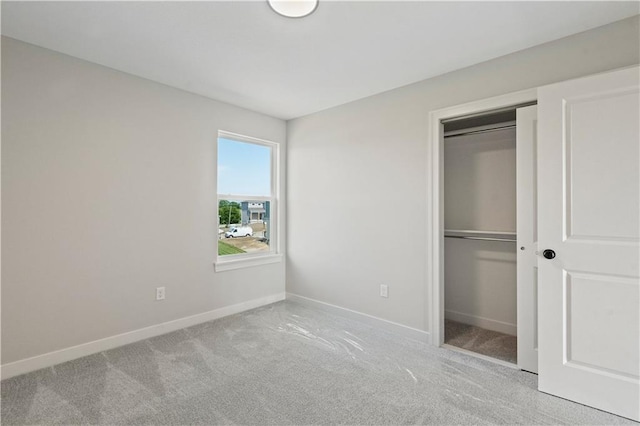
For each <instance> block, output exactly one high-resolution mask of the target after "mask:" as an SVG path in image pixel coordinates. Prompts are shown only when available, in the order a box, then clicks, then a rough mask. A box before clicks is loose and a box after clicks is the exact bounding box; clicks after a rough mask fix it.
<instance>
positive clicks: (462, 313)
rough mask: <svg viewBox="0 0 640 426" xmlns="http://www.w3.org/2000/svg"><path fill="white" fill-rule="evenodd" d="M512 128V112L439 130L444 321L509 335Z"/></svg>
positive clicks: (512, 303) (512, 312)
mask: <svg viewBox="0 0 640 426" xmlns="http://www.w3.org/2000/svg"><path fill="white" fill-rule="evenodd" d="M497 119H499V120H501V121H499V122H496V120H497ZM483 120H484V121H483ZM513 120H515V111H510V112H507V113H503V114H501V115H497V116H494V117H486V118H482V117H480V118H475V119H473V120H467V122H466V123H464V122H453V123H451V124H445V142H444V223H445V239H444V263H445V318H446V319H448V320H453V321H457V322H461V323H464V324H470V325H475V326H478V327H481V328H484V329H487V330H493V331H498V332H501V333H507V334H511V335H516V334H517V328H516V318H517V317H516V306H517V301H516V276H517V271H516V255H517V253H516V249H517V247H516V243H515V238H516V130H515V121H513ZM487 121H489V124H487V123H486V122H487ZM465 124H466V125H467V126H471V127H467V128H464V127H463V126H464V125H465ZM479 129H480V131H477V130H479ZM461 237H462V238H461Z"/></svg>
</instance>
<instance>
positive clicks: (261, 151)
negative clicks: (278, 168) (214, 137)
mask: <svg viewBox="0 0 640 426" xmlns="http://www.w3.org/2000/svg"><path fill="white" fill-rule="evenodd" d="M218 194H234V195H254V196H264V197H269V196H271V148H270V147H268V146H264V145H258V144H254V143H248V142H240V141H235V140H231V139H226V138H218Z"/></svg>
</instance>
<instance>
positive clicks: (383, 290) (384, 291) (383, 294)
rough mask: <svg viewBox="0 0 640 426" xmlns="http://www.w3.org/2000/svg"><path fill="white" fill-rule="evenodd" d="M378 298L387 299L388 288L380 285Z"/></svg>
mask: <svg viewBox="0 0 640 426" xmlns="http://www.w3.org/2000/svg"><path fill="white" fill-rule="evenodd" d="M380 297H389V286H388V285H386V284H382V285H381V286H380Z"/></svg>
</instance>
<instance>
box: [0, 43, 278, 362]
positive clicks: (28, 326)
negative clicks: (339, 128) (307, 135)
mask: <svg viewBox="0 0 640 426" xmlns="http://www.w3.org/2000/svg"><path fill="white" fill-rule="evenodd" d="M219 129H222V130H227V131H230V132H235V133H239V134H244V135H248V136H254V137H258V138H263V139H268V140H272V141H274V142H280V143H284V141H285V137H286V135H285V132H286V125H285V123H284V122H283V121H282V120H279V119H275V118H271V117H268V116H265V115H262V114H258V113H254V112H251V111H247V110H244V109H241V108H237V107H234V106H230V105H227V104H223V103H220V102H217V101H213V100H210V99H207V98H204V97H200V96H196V95H193V94H190V93H186V92H182V91H180V90H176V89H172V88H170V87H167V86H163V85H161V84H157V83H153V82H150V81H147V80H144V79H140V78H137V77H133V76H131V75H127V74H124V73H120V72H117V71H114V70H111V69H108V68H105V67H101V66H99V65H95V64H91V63H88V62H84V61H81V60H77V59H74V58H71V57H69V56H65V55H61V54H58V53H55V52H52V51H49V50H45V49H41V48H39V47H35V46H32V45H28V44H25V43H22V42H19V41H16V40H12V39H8V38H3V39H2V205H3V210H2V230H3V233H2V265H3V269H2V361H3V363H4V364H6V363H11V362H14V361H17V360H22V359H24V358H28V357H32V356H35V355H40V354H44V353H47V352H50V351H55V350H59V349H63V348H68V347H70V346H73V345H79V344H82V343H86V342H90V341H93V340H96V339H100V338H105V337H109V336H113V335H116V334H120V333H125V332H129V331H132V330H137V329H140V328H142V327H147V326H151V325H154V324H159V323H163V322H166V321H170V320H174V319H178V318H183V317H186V316H190V315H195V314H200V313H203V312H207V311H210V310H214V309H217V308H221V307H225V306H229V305H234V304H238V303H242V302H246V301H250V300H255V299H260V298H264V297H266V296H270V295H274V294H278V293H280V294H282V293H283V292H284V283H285V268H284V263H282V262H281V263H278V264H271V265H265V266H259V267H253V268H248V269H243V270H235V271H227V272H221V273H215V272H214V270H213V260H214V256H215V250H216V247H217V246H216V238H217V232H216V231H217V230H216V226H217V219H216V175H215V167H214V163H213V162H214V159H215V150H214V141H215V139H216V137H217V132H218V130H219ZM282 151H283V152H284V149H282ZM283 169H284V167H283ZM282 179H284V174H283V175H282ZM158 286H166V294H167V298H166V300H165V301H163V302H156V301H155V288H156V287H158Z"/></svg>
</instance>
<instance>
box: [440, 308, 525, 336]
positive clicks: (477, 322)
mask: <svg viewBox="0 0 640 426" xmlns="http://www.w3.org/2000/svg"><path fill="white" fill-rule="evenodd" d="M444 317H445V318H446V319H449V320H451V321H457V322H461V323H463V324H469V325H474V326H476V327H480V328H484V329H485V330H492V331H497V332H500V333H505V334H509V335H511V336H517V335H518V327H517V326H516V325H515V324H511V323H508V322H504V321H498V320H494V319H491V318H485V317H479V316H477V315H469V314H465V313H462V312H456V311H449V310H445V311H444Z"/></svg>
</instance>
